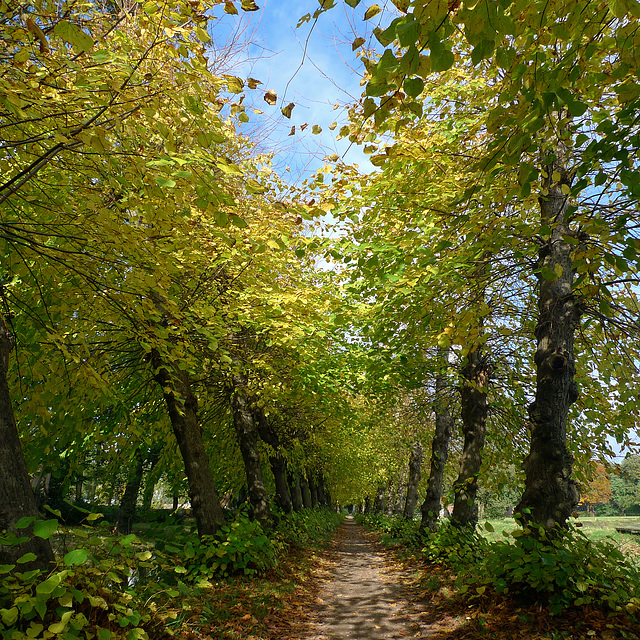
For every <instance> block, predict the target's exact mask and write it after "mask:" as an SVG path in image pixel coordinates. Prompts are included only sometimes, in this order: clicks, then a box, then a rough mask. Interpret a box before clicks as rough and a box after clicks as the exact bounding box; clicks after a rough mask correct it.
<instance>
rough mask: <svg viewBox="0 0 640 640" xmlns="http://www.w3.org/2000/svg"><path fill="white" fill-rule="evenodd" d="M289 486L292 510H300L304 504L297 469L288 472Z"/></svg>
mask: <svg viewBox="0 0 640 640" xmlns="http://www.w3.org/2000/svg"><path fill="white" fill-rule="evenodd" d="M289 488H290V490H291V498H292V501H293V510H294V511H302V508H303V506H304V504H303V502H302V488H301V486H300V475H299V474H298V472H297V471H296V472H293V473H290V474H289Z"/></svg>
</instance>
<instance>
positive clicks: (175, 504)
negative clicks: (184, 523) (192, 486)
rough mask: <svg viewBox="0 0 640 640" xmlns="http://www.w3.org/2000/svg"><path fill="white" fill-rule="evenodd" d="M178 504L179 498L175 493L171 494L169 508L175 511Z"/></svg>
mask: <svg viewBox="0 0 640 640" xmlns="http://www.w3.org/2000/svg"><path fill="white" fill-rule="evenodd" d="M179 504H180V499H179V498H178V496H177V495H174V496H173V500H172V505H171V510H172V511H177V510H178V505H179Z"/></svg>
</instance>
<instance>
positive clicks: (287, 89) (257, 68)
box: [212, 0, 384, 183]
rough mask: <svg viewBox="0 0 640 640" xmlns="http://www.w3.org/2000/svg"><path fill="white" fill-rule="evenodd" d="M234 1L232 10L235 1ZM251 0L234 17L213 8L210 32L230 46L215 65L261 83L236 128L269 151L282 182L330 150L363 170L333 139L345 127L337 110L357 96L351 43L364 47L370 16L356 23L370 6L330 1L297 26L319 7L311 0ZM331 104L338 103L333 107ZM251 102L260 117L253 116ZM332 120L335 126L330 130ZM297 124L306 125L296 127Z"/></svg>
mask: <svg viewBox="0 0 640 640" xmlns="http://www.w3.org/2000/svg"><path fill="white" fill-rule="evenodd" d="M236 4H237V6H238V9H240V6H239V5H240V1H239V0H237V3H236ZM257 4H258V5H259V6H260V10H259V11H254V12H243V11H241V10H239V13H238V15H230V14H225V13H224V12H223V10H222V7H218V8H217V10H216V12H215V15H216V17H217V18H218V19H217V20H216V21H215V23H214V26H213V30H212V36H213V46H214V47H215V48H216V49H217V51H218V53H220V52H222V51H224V50H225V47H226V48H229V47H230V48H231V54H230V55H229V56H227V57H226V58H224V60H223V62H221V64H220V70H221V71H224V72H227V73H231V74H233V75H237V76H239V77H242V78H245V79H246V78H247V77H252V78H255V79H257V80H260V81H262V83H263V84H262V85H261V86H260V87H259V89H257V90H254V91H249V92H248V95H247V97H246V98H245V101H244V104H245V105H247V113H248V114H249V115H250V118H251V121H250V122H249V123H246V124H244V125H242V128H241V132H242V130H243V129H244V132H245V133H247V134H249V135H251V137H252V138H254V139H256V140H258V142H259V143H260V144H261V145H264V148H265V150H271V151H275V152H277V157H276V167H277V169H278V170H279V172H280V173H281V175H282V174H283V173H286V174H287V175H283V177H284V178H285V179H286V180H287V181H288V182H290V183H296V182H298V181H299V180H300V179H301V178H302V177H304V176H308V175H309V173H310V172H312V171H313V170H315V169H317V168H318V167H319V166H321V165H322V164H323V157H325V156H327V155H331V154H333V153H337V154H338V155H340V156H342V157H343V158H344V160H345V161H347V162H351V163H354V162H355V163H358V164H359V166H360V167H361V168H362V169H363V170H365V171H369V170H371V165H369V163H368V161H367V159H366V156H364V154H363V153H362V151H361V149H360V148H358V147H357V146H355V145H350V143H349V142H348V140H341V141H336V140H335V134H337V133H338V131H339V129H340V127H341V126H342V125H343V124H346V121H347V117H346V110H345V109H346V108H347V107H348V105H349V104H351V103H353V102H354V101H356V100H358V99H359V98H360V96H361V94H362V90H363V88H362V87H361V85H360V80H361V78H362V75H361V74H362V63H361V61H360V60H359V58H358V57H357V55H356V52H354V51H352V47H351V43H352V42H353V41H354V40H355V38H356V37H358V36H362V37H364V38H366V43H367V45H368V44H370V43H371V40H372V38H371V31H372V29H373V27H375V26H377V22H378V21H377V20H376V19H374V20H371V21H369V22H364V21H363V15H364V12H365V10H366V8H367V7H368V6H370V5H371V4H374V3H373V2H371V1H367V0H363V1H362V2H361V3H360V5H359V6H358V7H357V8H356V9H351V7H349V6H348V5H346V4H345V3H344V1H343V0H337V2H336V6H335V7H334V8H333V9H331V10H330V11H327V12H325V13H323V14H322V15H321V16H319V18H318V20H317V22H315V23H314V20H313V19H311V20H310V21H308V22H305V23H304V24H302V25H301V26H300V28H297V24H298V22H299V21H300V19H301V18H302V17H303V16H305V15H306V14H311V15H313V13H314V12H315V11H316V10H317V9H318V8H319V6H320V5H319V3H318V0H299V1H297V2H293V1H290V0H257ZM379 4H380V6H383V5H384V3H383V2H379ZM382 15H384V14H381V16H382ZM374 42H375V39H374ZM365 46H366V45H365ZM305 47H306V54H305ZM300 65H302V66H300ZM267 90H272V91H275V92H276V93H277V95H278V102H277V104H276V105H275V106H269V105H268V104H267V103H266V102H265V101H264V99H263V96H264V93H265V91H267ZM290 102H293V103H294V104H295V105H296V106H295V107H294V108H293V110H292V114H291V118H290V119H287V118H285V117H284V116H283V115H282V113H281V111H280V110H281V108H282V107H283V106H284V105H286V104H289V103H290ZM336 104H337V105H338V108H337V109H334V105H336ZM254 107H255V108H257V109H260V110H261V111H263V112H264V114H262V115H260V114H254V113H253V108H254ZM334 121H337V123H338V125H337V127H336V129H335V130H334V131H330V130H329V125H330V124H331V123H332V122H334ZM305 123H306V124H307V125H308V126H307V128H306V129H305V130H304V131H301V130H300V127H301V126H302V125H304V124H305ZM314 124H318V125H320V126H321V127H322V129H323V131H322V133H321V134H319V135H313V134H312V127H313V125H314ZM292 126H295V127H296V135H294V136H290V135H289V132H290V130H291V127H292ZM286 167H289V171H286Z"/></svg>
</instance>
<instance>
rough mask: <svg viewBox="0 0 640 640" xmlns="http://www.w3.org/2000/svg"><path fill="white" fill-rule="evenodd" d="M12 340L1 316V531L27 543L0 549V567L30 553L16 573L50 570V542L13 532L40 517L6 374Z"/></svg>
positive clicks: (27, 531) (26, 532)
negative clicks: (27, 520)
mask: <svg viewBox="0 0 640 640" xmlns="http://www.w3.org/2000/svg"><path fill="white" fill-rule="evenodd" d="M14 344H15V343H14V338H13V335H12V333H11V332H10V331H9V329H8V327H7V325H6V324H5V320H4V318H3V317H2V315H0V530H2V529H6V530H8V531H9V532H11V533H16V534H18V535H19V536H20V537H22V536H27V537H28V540H27V541H26V542H23V543H22V544H20V545H16V546H0V564H15V562H16V560H17V559H18V558H20V557H21V556H23V555H25V554H26V553H33V554H35V556H36V559H35V560H32V561H31V562H25V563H23V564H20V565H19V567H18V568H19V571H31V570H34V569H41V570H43V571H49V570H50V569H52V568H53V564H54V562H55V558H54V555H53V549H52V548H51V544H50V543H49V540H45V539H43V538H39V537H37V536H34V535H33V527H27V528H26V529H20V530H19V531H17V530H15V529H13V525H14V524H15V523H16V522H17V521H18V520H20V519H21V518H24V517H34V518H37V517H38V516H39V513H38V509H37V507H36V500H35V496H34V494H33V490H32V488H31V483H30V482H29V474H28V473H27V466H26V464H25V460H24V454H23V451H22V445H21V444H20V437H19V435H18V428H17V425H16V421H15V417H14V414H13V407H12V405H11V395H10V392H9V383H8V380H7V375H8V372H9V356H10V355H11V350H12V349H13V346H14Z"/></svg>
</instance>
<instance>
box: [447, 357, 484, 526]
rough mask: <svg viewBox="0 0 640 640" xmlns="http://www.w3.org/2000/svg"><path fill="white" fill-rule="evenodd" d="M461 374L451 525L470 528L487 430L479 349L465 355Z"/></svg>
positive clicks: (475, 519)
mask: <svg viewBox="0 0 640 640" xmlns="http://www.w3.org/2000/svg"><path fill="white" fill-rule="evenodd" d="M467 360H468V362H467V364H466V365H465V367H464V369H463V371H462V375H463V377H464V384H463V386H462V399H461V402H462V409H461V413H462V430H463V433H464V446H463V449H462V459H461V460H460V473H459V475H458V479H457V480H456V481H455V483H454V485H453V487H454V491H455V500H454V504H453V513H452V514H451V520H452V522H453V523H454V524H455V525H457V526H459V527H472V526H475V525H476V523H477V522H478V505H477V503H476V495H477V493H478V474H479V473H480V467H481V465H482V449H483V448H484V441H485V435H486V431H487V412H488V405H487V388H488V385H489V367H488V365H487V364H486V362H484V361H483V358H482V355H481V353H480V350H479V349H476V350H475V351H472V352H470V353H469V355H468V356H467Z"/></svg>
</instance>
